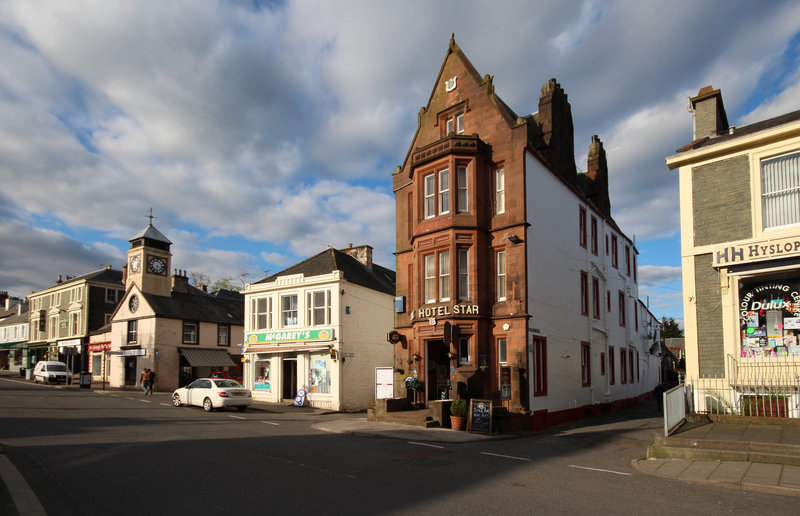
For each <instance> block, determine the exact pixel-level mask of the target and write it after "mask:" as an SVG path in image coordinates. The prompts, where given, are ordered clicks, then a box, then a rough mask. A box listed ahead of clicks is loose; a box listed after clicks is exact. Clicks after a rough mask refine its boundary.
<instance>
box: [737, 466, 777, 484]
mask: <svg viewBox="0 0 800 516" xmlns="http://www.w3.org/2000/svg"><path fill="white" fill-rule="evenodd" d="M782 471H783V464H766V463H763V462H754V463H752V464H750V467H749V468H747V473H745V474H744V477H743V478H742V482H743V483H748V484H762V485H769V486H777V485H778V482H780V479H781V472H782Z"/></svg>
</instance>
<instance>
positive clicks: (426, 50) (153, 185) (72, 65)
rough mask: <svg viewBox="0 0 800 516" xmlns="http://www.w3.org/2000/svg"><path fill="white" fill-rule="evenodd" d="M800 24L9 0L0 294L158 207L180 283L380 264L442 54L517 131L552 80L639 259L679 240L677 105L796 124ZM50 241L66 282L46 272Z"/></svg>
mask: <svg viewBox="0 0 800 516" xmlns="http://www.w3.org/2000/svg"><path fill="white" fill-rule="evenodd" d="M87 13H91V15H88V14H87ZM421 13H424V15H423V14H421ZM709 19H713V20H714V21H715V22H714V23H708V21H707V20H709ZM797 19H800V5H797V4H796V2H791V1H788V0H786V1H777V0H776V1H767V2H760V3H753V2H747V1H710V2H701V3H696V4H692V6H691V9H689V8H687V4H686V3H684V2H671V3H663V4H659V6H658V9H657V15H654V7H653V6H652V5H650V4H649V3H643V2H636V1H627V0H620V1H610V2H602V3H601V2H596V1H585V2H547V1H537V2H512V3H504V4H502V7H498V6H497V5H496V4H493V3H482V2H481V3H472V4H470V7H469V9H464V8H463V5H462V3H460V2H456V1H454V0H443V1H440V2H434V3H430V2H423V1H421V0H412V1H409V2H394V3H391V2H366V3H365V2H358V1H341V2H335V3H333V2H325V1H300V2H297V1H287V2H275V3H267V4H257V3H250V2H218V1H215V0H206V1H201V0H175V1H172V2H161V1H157V0H141V1H140V2H137V3H136V4H135V5H134V4H130V3H120V2H103V1H90V0H74V1H71V2H69V3H64V2H61V1H58V0H50V1H46V0H42V1H39V2H35V3H33V2H28V1H25V0H8V1H6V2H3V3H0V109H2V112H3V114H4V116H3V117H2V118H0V197H3V198H7V199H14V202H15V203H16V204H15V205H14V206H15V210H13V212H4V213H6V215H4V217H5V219H4V220H6V222H7V223H6V224H5V226H6V227H5V228H4V229H3V230H2V231H3V232H4V233H3V236H4V237H8V238H13V240H9V242H14V244H15V247H14V249H11V248H10V247H9V246H8V245H5V244H6V240H5V238H4V239H3V245H2V246H0V262H2V263H3V264H4V267H5V264H6V263H9V259H14V258H16V259H18V258H19V256H27V257H31V256H35V257H37V258H36V260H31V259H28V260H27V261H28V262H29V263H28V264H19V265H18V266H16V267H15V268H14V274H15V275H18V276H19V277H20V278H23V279H21V280H18V279H15V278H16V276H11V275H10V273H9V272H8V271H6V272H4V274H5V276H2V277H0V288H2V289H7V288H8V289H11V287H10V285H24V288H26V289H27V288H29V286H30V285H33V284H35V276H36V275H37V274H45V273H46V275H47V277H49V278H52V277H53V273H54V272H55V271H60V273H63V274H67V273H70V274H77V273H81V272H83V271H88V270H92V269H93V268H94V265H93V264H94V263H95V262H97V263H100V262H108V261H111V260H117V261H119V260H120V258H124V251H125V248H126V246H127V239H128V238H129V237H130V235H132V234H134V233H135V232H136V231H138V230H139V229H141V227H142V226H143V225H144V219H143V218H142V217H144V216H145V214H146V213H147V210H148V208H150V207H152V208H153V210H154V212H155V214H156V215H157V216H158V217H159V218H158V219H156V224H157V226H158V227H159V229H160V230H162V231H163V232H164V233H165V234H167V235H168V236H169V237H170V239H172V240H173V241H174V242H175V245H174V246H173V250H174V252H175V263H176V266H178V265H177V264H178V263H180V264H181V265H180V267H181V268H186V269H190V270H192V269H198V270H202V271H204V272H206V273H208V274H209V275H210V276H212V277H224V276H235V277H238V274H240V273H241V272H242V271H251V272H253V273H255V272H254V271H262V272H263V270H264V269H268V268H272V269H277V268H279V267H283V266H287V265H290V264H292V263H295V262H297V261H299V260H300V259H304V258H306V257H308V256H310V255H312V254H315V253H317V252H319V251H320V250H322V249H324V248H325V246H326V245H332V246H334V247H345V246H346V245H347V244H349V243H353V244H356V245H358V244H369V245H372V246H373V247H374V248H375V260H376V262H377V263H380V264H382V265H386V266H390V267H392V266H393V265H394V256H393V254H392V253H393V251H394V248H395V247H394V234H395V228H394V219H395V218H394V205H395V204H394V196H393V194H392V193H391V173H392V171H393V170H394V168H395V167H396V166H397V165H400V164H402V161H403V159H404V158H405V156H406V153H407V151H408V150H409V148H408V147H409V145H410V143H411V139H412V137H413V134H414V132H415V130H416V128H417V125H416V124H417V113H418V111H419V109H420V107H421V106H423V105H425V104H426V103H427V101H428V98H429V96H430V94H431V88H432V87H433V84H434V81H435V79H436V75H437V73H438V72H439V69H440V66H441V64H442V60H443V58H444V57H445V53H446V51H447V45H448V40H449V38H450V34H451V33H455V37H456V41H457V42H458V44H459V45H460V46H461V48H462V49H463V50H464V51H465V53H466V54H467V56H468V57H469V59H470V60H471V61H472V63H473V65H474V66H475V67H476V69H477V70H478V72H479V73H480V74H481V75H485V74H489V75H492V76H494V77H495V79H494V85H495V91H496V93H497V94H498V95H499V96H500V97H501V98H502V99H503V100H504V101H505V102H506V103H507V104H508V105H509V106H511V108H512V109H513V110H514V111H516V112H517V113H519V114H521V115H524V114H528V113H531V112H533V111H536V110H537V109H538V107H537V106H538V98H539V92H540V87H541V85H542V84H543V83H545V82H546V81H547V80H548V79H549V78H550V77H556V78H557V79H558V80H559V82H560V83H561V84H562V86H563V87H564V88H565V90H566V92H567V94H568V95H569V100H570V103H571V105H572V113H573V118H574V122H575V146H576V161H577V165H578V166H579V167H580V168H585V163H586V152H587V149H588V145H589V143H590V138H591V135H593V134H597V135H599V136H600V138H601V140H602V141H603V142H604V144H605V147H606V149H608V150H609V153H608V162H609V167H610V189H611V192H610V193H611V204H612V210H613V211H612V214H613V216H614V218H615V220H616V221H617V222H618V223H619V225H620V226H621V228H622V229H623V231H625V232H626V233H628V234H630V235H636V237H637V246H638V247H640V248H641V247H643V246H646V245H647V242H648V240H652V239H657V238H663V237H670V236H674V235H675V234H676V232H677V231H678V227H679V224H678V222H679V221H678V196H677V176H676V175H675V173H674V172H671V171H669V170H667V168H666V166H665V164H664V158H665V157H666V156H669V155H671V154H673V153H674V151H675V149H676V148H677V147H679V146H681V145H683V144H684V143H687V142H688V141H689V140H690V139H691V127H692V120H691V115H690V114H689V113H688V112H687V111H686V98H687V97H688V96H691V95H693V94H696V93H697V91H698V90H699V88H700V87H702V86H705V85H707V84H713V85H714V86H715V87H719V88H721V89H722V91H723V95H724V97H725V102H726V106H727V108H728V113H729V116H730V118H732V120H731V122H732V123H733V124H735V125H741V124H743V123H749V122H748V120H751V119H752V120H753V121H755V120H758V119H760V118H761V117H766V116H773V115H774V114H781V113H783V112H787V111H792V110H794V109H796V108H797V105H798V100H800V86H798V84H800V77H798V72H797V66H796V53H797V48H796V47H797V36H796V34H797V32H798V30H797V26H796V25H797V24H796V20H797ZM486 27H494V28H495V29H493V30H486ZM498 28H499V29H498ZM740 106H741V107H740ZM737 115H742V117H743V119H742V120H738V121H735V120H733V119H734V118H736V116H737ZM744 115H747V117H746V118H745V117H744ZM611 149H614V150H611ZM9 228H15V229H17V230H26V231H27V233H28V237H25V238H23V237H19V236H17V237H12V236H11V235H10V234H9V233H8V232H9V231H10V229H9ZM86 235H89V239H88V240H87V241H88V242H95V243H93V244H86V245H84V244H81V243H80V241H81V240H82V239H83V238H84V237H85V236H86ZM104 237H107V240H106V242H105V245H103V239H104ZM57 243H61V244H63V246H64V247H63V249H62V250H61V253H65V252H73V251H74V252H76V253H77V255H78V256H79V257H80V258H79V259H78V261H76V262H70V263H65V262H63V261H62V260H63V259H61V258H56V257H55V256H56V255H57V254H58V253H57V252H56V249H57V247H58V246H57V245H56V244H57ZM114 248H116V249H117V250H118V251H117V252H114ZM42 249H45V250H47V252H45V253H42V252H41V251H42ZM645 256H647V255H646V253H643V254H642V257H645ZM32 261H36V262H39V261H48V262H50V263H49V264H47V265H41V264H38V263H36V264H32V263H30V262H32ZM81 264H82V265H84V266H85V268H84V269H83V271H82V270H70V271H66V270H63V271H62V269H65V268H68V267H65V266H66V265H70V266H78V265H81ZM643 265H647V264H643ZM646 274H647V273H645V275H646ZM7 285H9V286H8V287H7ZM20 288H22V287H20Z"/></svg>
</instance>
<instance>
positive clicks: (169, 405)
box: [159, 403, 172, 407]
mask: <svg viewBox="0 0 800 516" xmlns="http://www.w3.org/2000/svg"><path fill="white" fill-rule="evenodd" d="M159 405H161V406H162V407H171V406H172V404H171V403H159Z"/></svg>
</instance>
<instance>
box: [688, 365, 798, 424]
mask: <svg viewBox="0 0 800 516" xmlns="http://www.w3.org/2000/svg"><path fill="white" fill-rule="evenodd" d="M725 373H726V374H725V376H723V377H718V378H714V377H705V378H691V379H689V378H687V383H688V384H690V385H691V388H692V389H691V390H692V396H691V397H690V404H691V406H690V409H691V411H692V412H695V413H705V414H728V415H735V416H758V417H778V418H800V361H798V360H796V359H795V358H794V357H747V358H742V359H741V360H739V359H737V357H734V356H732V355H728V357H727V361H726V367H725Z"/></svg>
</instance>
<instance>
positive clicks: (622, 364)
mask: <svg viewBox="0 0 800 516" xmlns="http://www.w3.org/2000/svg"><path fill="white" fill-rule="evenodd" d="M627 357H628V354H627V353H625V350H624V349H622V348H620V350H619V369H620V377H619V383H628V367H627V364H626V362H627Z"/></svg>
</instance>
